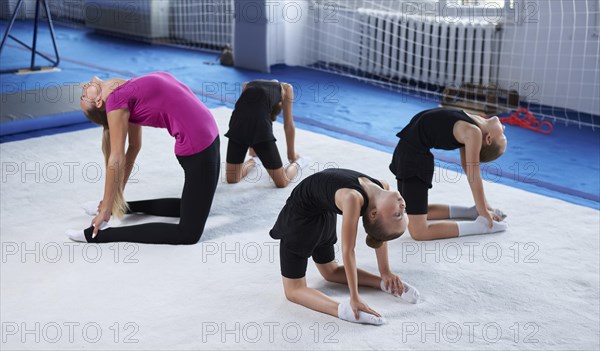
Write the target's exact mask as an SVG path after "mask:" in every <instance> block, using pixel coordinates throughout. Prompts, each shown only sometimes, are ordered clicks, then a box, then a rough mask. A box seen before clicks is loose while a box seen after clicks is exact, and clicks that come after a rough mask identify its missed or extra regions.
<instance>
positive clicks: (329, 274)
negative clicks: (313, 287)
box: [320, 267, 337, 283]
mask: <svg viewBox="0 0 600 351" xmlns="http://www.w3.org/2000/svg"><path fill="white" fill-rule="evenodd" d="M335 269H337V267H336V268H335ZM335 269H333V268H332V269H329V268H327V269H321V270H320V272H321V276H322V277H323V279H325V280H326V281H328V282H332V283H335V282H336V281H335V279H334V276H335Z"/></svg>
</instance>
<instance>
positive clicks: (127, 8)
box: [84, 0, 169, 39]
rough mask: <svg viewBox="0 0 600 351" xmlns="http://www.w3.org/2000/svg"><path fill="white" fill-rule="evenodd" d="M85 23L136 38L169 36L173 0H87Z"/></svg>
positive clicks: (95, 27) (85, 4)
mask: <svg viewBox="0 0 600 351" xmlns="http://www.w3.org/2000/svg"><path fill="white" fill-rule="evenodd" d="M84 9H85V25H86V26H88V27H90V28H94V29H98V30H102V31H107V32H111V33H117V34H123V35H127V36H132V37H136V38H144V39H158V38H167V37H168V36H169V0H144V1H120V0H103V1H98V0H85V3H84Z"/></svg>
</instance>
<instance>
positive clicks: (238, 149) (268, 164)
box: [227, 139, 283, 169]
mask: <svg viewBox="0 0 600 351" xmlns="http://www.w3.org/2000/svg"><path fill="white" fill-rule="evenodd" d="M248 148H249V146H244V145H242V144H240V143H238V142H236V141H233V140H231V139H229V143H228V144H227V163H230V164H233V165H240V164H243V163H244V160H245V159H246V154H247V153H248ZM252 148H253V149H254V151H255V152H256V156H258V158H259V159H260V161H261V162H262V164H263V166H265V168H266V169H279V168H282V167H283V163H282V162H281V156H279V150H278V149H277V144H276V143H275V141H268V142H265V143H260V144H256V145H252Z"/></svg>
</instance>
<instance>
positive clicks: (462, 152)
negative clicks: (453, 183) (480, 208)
mask: <svg viewBox="0 0 600 351" xmlns="http://www.w3.org/2000/svg"><path fill="white" fill-rule="evenodd" d="M460 164H461V166H462V169H463V171H464V172H465V174H467V175H468V173H467V156H466V151H465V148H464V147H461V148H460ZM483 197H484V200H485V207H486V208H487V209H488V210H492V207H491V206H490V204H489V203H488V201H487V197H486V196H485V193H484V194H483Z"/></svg>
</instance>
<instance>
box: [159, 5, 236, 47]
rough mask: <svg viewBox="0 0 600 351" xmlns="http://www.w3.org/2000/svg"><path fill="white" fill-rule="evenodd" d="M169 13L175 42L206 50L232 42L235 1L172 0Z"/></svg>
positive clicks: (172, 36)
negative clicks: (193, 45)
mask: <svg viewBox="0 0 600 351" xmlns="http://www.w3.org/2000/svg"><path fill="white" fill-rule="evenodd" d="M170 15H171V19H172V21H171V28H170V32H171V38H172V39H175V40H176V43H179V42H181V44H185V45H187V44H195V45H196V46H199V47H202V48H206V49H221V48H222V47H223V46H224V45H225V44H232V43H233V23H234V0H221V1H215V0H171V5H170Z"/></svg>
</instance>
